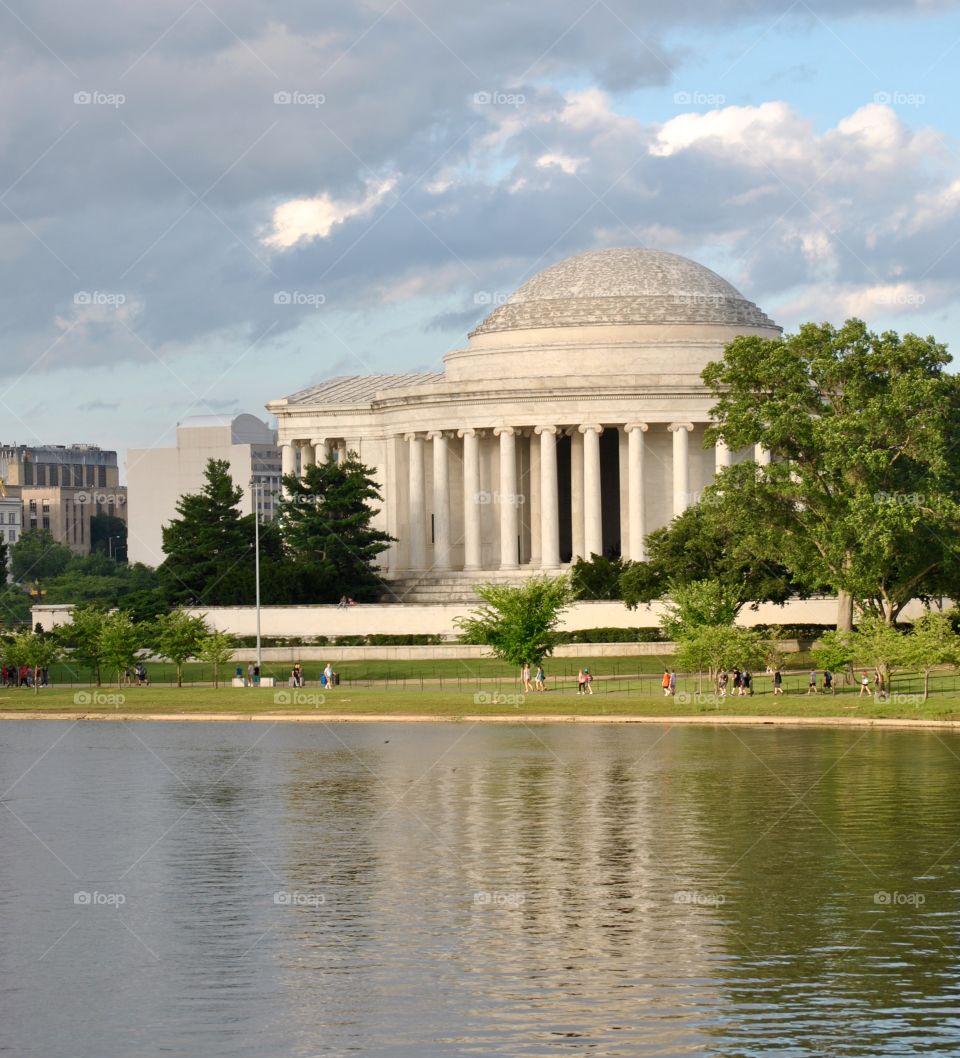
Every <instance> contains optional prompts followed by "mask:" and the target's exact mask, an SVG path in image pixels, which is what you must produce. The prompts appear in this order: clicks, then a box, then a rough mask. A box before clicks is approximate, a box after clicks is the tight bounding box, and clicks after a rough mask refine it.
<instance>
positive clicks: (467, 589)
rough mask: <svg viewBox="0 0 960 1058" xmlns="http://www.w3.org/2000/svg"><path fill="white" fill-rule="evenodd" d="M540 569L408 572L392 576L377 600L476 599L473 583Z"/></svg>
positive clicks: (504, 580) (518, 578)
mask: <svg viewBox="0 0 960 1058" xmlns="http://www.w3.org/2000/svg"><path fill="white" fill-rule="evenodd" d="M540 572H541V571H540V570H536V569H529V568H521V569H513V570H480V571H478V572H476V573H463V572H460V571H452V570H451V571H446V572H438V571H435V570H428V571H425V572H423V573H408V574H406V575H404V576H399V577H391V578H390V579H389V580H387V581H386V584H387V588H386V590H385V591H384V592H383V593H382V594H381V596H380V599H379V601H380V602H384V603H388V602H396V603H444V602H454V603H478V602H480V597H479V596H478V595H477V593H476V592H475V591H474V590H473V588H474V585H475V584H491V583H493V584H512V585H517V584H521V583H522V582H523V581H525V580H526V579H527V578H528V577H531V576H534V575H536V574H538V573H540Z"/></svg>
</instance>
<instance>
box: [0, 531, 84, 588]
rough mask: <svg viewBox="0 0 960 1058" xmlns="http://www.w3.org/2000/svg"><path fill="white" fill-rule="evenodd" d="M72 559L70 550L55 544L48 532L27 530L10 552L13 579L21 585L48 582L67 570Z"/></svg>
mask: <svg viewBox="0 0 960 1058" xmlns="http://www.w3.org/2000/svg"><path fill="white" fill-rule="evenodd" d="M71 557H72V552H71V551H70V548H69V547H65V546H64V545H63V544H58V543H57V541H56V540H54V538H53V534H52V533H51V532H50V530H49V529H28V530H27V531H26V532H25V533H21V534H20V539H19V540H17V542H16V543H15V544H14V545H13V546H12V547H11V548H10V564H11V570H12V572H13V579H14V580H15V581H17V582H18V583H20V584H23V583H25V582H28V581H46V580H49V579H50V578H52V577H56V576H58V575H59V574H60V573H62V572H63V571H64V570H65V569H66V568H67V566H68V565H69V563H70V559H71Z"/></svg>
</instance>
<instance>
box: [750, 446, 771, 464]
mask: <svg viewBox="0 0 960 1058" xmlns="http://www.w3.org/2000/svg"><path fill="white" fill-rule="evenodd" d="M753 460H754V462H755V463H757V464H758V465H759V466H761V467H766V466H769V465H770V464H771V463H772V462H773V453H772V452H771V451H770V449H769V448H764V447H763V445H762V444H755V445H754V446H753Z"/></svg>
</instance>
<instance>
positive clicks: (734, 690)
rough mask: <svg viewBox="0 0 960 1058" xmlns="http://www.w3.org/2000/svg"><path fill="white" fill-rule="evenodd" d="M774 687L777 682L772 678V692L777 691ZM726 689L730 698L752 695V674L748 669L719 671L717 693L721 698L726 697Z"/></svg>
mask: <svg viewBox="0 0 960 1058" xmlns="http://www.w3.org/2000/svg"><path fill="white" fill-rule="evenodd" d="M776 687H777V682H776V678H774V692H773V693H774V694H776V693H777V691H776ZM728 690H729V691H730V697H731V698H733V697H737V698H751V697H753V674H752V673H751V672H750V671H749V670H748V669H742V670H741V669H738V668H734V670H733V671H732V672H726V671H724V672H721V673H720V675H719V676H718V677H717V694H718V695H719V696H720V697H721V698H726V696H727V691H728Z"/></svg>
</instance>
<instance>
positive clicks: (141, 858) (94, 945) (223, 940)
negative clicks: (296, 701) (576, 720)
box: [0, 722, 960, 1058]
mask: <svg viewBox="0 0 960 1058" xmlns="http://www.w3.org/2000/svg"><path fill="white" fill-rule="evenodd" d="M2 790H5V791H6V793H4V794H3V798H2V805H0V1052H2V1053H4V1054H11V1055H16V1056H21V1055H23V1056H38V1058H41V1056H42V1058H58V1056H61V1055H63V1056H71V1058H78V1056H91V1058H94V1056H95V1058H114V1056H116V1058H135V1056H142V1055H150V1056H153V1055H158V1056H159V1055H164V1056H167V1055H174V1056H179V1055H183V1056H192V1058H206V1056H211V1055H224V1056H226V1055H229V1056H236V1058H243V1056H248V1055H249V1056H256V1058H285V1056H300V1055H304V1056H306V1055H318V1056H319V1055H323V1056H327V1055H410V1056H428V1058H429V1056H438V1055H499V1054H503V1055H529V1056H535V1055H569V1054H584V1055H586V1054H589V1055H595V1056H605V1055H624V1056H627V1055H629V1056H637V1055H687V1054H689V1055H698V1054H715V1055H724V1056H732V1055H757V1056H760V1055H764V1056H767V1055H784V1056H786V1055H789V1056H801V1055H863V1056H867V1055H869V1056H876V1055H913V1054H935V1055H950V1054H953V1055H957V1054H960V1003H958V991H960V936H958V930H960V738H958V737H957V736H955V735H947V734H939V733H928V732H891V731H882V732H881V731H865V730H830V729H823V730H794V729H787V728H771V727H767V728H762V727H760V728H750V729H739V728H738V729H736V730H732V729H723V728H720V729H712V728H689V727H687V728H678V727H669V726H666V725H663V726H636V727H622V726H611V727H588V726H585V725H584V726H579V725H578V726H574V725H572V724H559V725H553V726H551V725H534V726H530V727H523V726H517V727H502V726H492V725H490V726H474V727H471V726H468V725H455V724H416V725H401V724H376V725H336V726H322V725H314V724H309V725H286V726H285V725H276V726H265V725H259V724H198V723H184V724H160V723H136V724H129V725H124V724H120V723H117V724H113V723H79V724H70V723H59V722H39V723H36V722H35V723H29V722H5V723H3V724H2V726H0V791H2Z"/></svg>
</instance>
